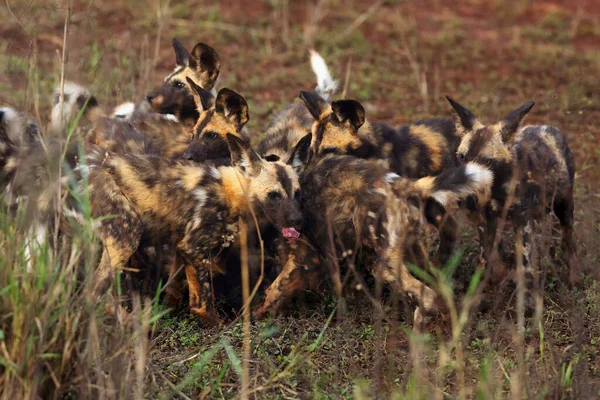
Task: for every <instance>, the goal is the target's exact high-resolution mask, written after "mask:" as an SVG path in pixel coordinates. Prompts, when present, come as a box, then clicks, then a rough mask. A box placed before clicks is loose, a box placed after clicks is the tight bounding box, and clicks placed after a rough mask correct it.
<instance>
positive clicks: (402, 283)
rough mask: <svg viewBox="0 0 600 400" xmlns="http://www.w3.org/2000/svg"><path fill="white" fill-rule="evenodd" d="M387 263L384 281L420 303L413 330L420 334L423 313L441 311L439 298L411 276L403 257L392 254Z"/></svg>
mask: <svg viewBox="0 0 600 400" xmlns="http://www.w3.org/2000/svg"><path fill="white" fill-rule="evenodd" d="M386 261H387V263H386V265H385V266H384V267H383V271H382V277H383V279H384V281H385V282H386V283H387V284H389V285H391V286H392V287H393V288H395V290H396V291H397V292H398V293H399V294H400V295H404V294H405V293H409V294H411V295H413V296H414V297H415V298H416V299H417V300H418V301H419V306H418V307H417V308H416V309H415V313H414V319H413V330H414V331H415V332H420V330H421V326H422V324H423V315H424V314H423V313H433V312H435V311H439V309H440V307H439V305H440V300H439V296H438V294H437V293H436V292H435V291H434V290H433V289H431V288H430V287H429V286H427V285H426V284H424V283H423V282H421V281H420V280H418V279H416V278H415V277H413V276H412V275H411V274H410V271H409V270H408V268H406V265H405V264H404V261H403V260H402V257H401V255H399V254H391V255H390V256H389V257H387V260H386Z"/></svg>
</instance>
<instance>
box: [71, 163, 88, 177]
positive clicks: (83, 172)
mask: <svg viewBox="0 0 600 400" xmlns="http://www.w3.org/2000/svg"><path fill="white" fill-rule="evenodd" d="M73 171H75V172H81V175H82V176H83V177H84V178H86V179H87V177H88V176H89V175H90V166H88V165H87V164H77V166H76V167H75V168H74V169H73Z"/></svg>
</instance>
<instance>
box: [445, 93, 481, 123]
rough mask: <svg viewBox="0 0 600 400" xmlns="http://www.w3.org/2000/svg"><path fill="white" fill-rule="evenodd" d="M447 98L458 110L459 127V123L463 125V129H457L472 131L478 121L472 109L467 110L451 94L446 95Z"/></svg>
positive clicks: (455, 109)
mask: <svg viewBox="0 0 600 400" xmlns="http://www.w3.org/2000/svg"><path fill="white" fill-rule="evenodd" d="M446 99H447V100H448V102H449V103H450V105H451V106H452V108H453V109H454V111H455V112H456V116H457V117H458V121H456V120H455V122H456V123H457V128H459V126H458V124H460V125H461V127H462V129H457V130H458V131H470V130H471V129H473V126H474V125H475V123H476V122H477V117H476V116H475V114H473V113H472V112H471V111H469V110H467V109H466V108H465V107H463V106H462V105H460V104H459V103H457V102H456V101H454V99H452V98H451V97H450V96H446Z"/></svg>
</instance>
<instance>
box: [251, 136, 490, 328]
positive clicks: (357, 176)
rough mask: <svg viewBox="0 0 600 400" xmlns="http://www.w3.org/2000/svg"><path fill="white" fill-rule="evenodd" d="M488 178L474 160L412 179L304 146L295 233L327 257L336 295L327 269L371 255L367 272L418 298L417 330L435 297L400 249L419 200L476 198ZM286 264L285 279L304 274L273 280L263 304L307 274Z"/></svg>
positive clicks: (411, 231)
mask: <svg viewBox="0 0 600 400" xmlns="http://www.w3.org/2000/svg"><path fill="white" fill-rule="evenodd" d="M315 127H317V125H315ZM317 129H318V127H317V128H315V129H313V132H312V133H311V134H309V135H308V136H307V137H306V138H304V139H302V140H301V142H300V145H302V143H303V142H309V143H310V141H311V136H313V135H315V134H316V133H318V132H317ZM304 144H306V143H304ZM492 181H493V176H492V173H491V172H490V171H489V170H488V169H487V168H486V167H483V166H481V165H478V164H475V163H469V164H468V165H466V166H464V167H458V168H453V169H448V170H445V171H444V172H442V173H441V174H440V175H439V176H437V177H425V178H422V179H420V180H417V181H413V180H410V179H406V178H401V177H400V176H398V175H397V174H395V173H393V172H390V171H389V169H388V168H386V166H385V163H383V162H380V161H376V160H364V159H360V158H357V157H353V156H347V155H337V154H324V155H320V154H314V153H312V151H309V152H308V162H307V164H306V165H305V167H304V170H303V171H302V173H301V175H300V186H301V188H302V194H301V200H300V204H301V210H302V213H303V215H304V224H303V226H302V232H303V233H304V234H305V235H306V237H307V238H308V239H309V240H310V241H311V243H312V244H313V245H314V246H315V247H316V248H317V254H322V255H324V257H325V258H326V259H327V263H328V264H329V266H330V271H333V272H334V274H333V279H334V288H335V289H336V292H337V293H336V294H337V295H338V296H339V295H341V282H340V279H339V276H336V273H335V268H331V266H332V265H335V263H337V261H338V258H339V257H340V256H341V258H342V259H344V258H347V257H348V256H349V255H351V254H353V253H354V250H355V249H356V248H357V247H360V248H361V251H362V252H363V254H364V253H368V254H370V255H371V256H372V257H373V258H372V259H374V260H376V261H375V262H374V263H373V264H371V265H370V266H369V267H370V272H371V273H372V274H373V275H375V276H377V275H378V274H381V275H380V276H381V277H382V278H383V280H384V282H385V283H387V284H389V285H390V286H392V288H394V289H395V290H396V291H397V292H398V293H404V292H407V293H409V294H410V295H411V296H414V297H415V298H416V299H417V300H418V303H419V306H418V307H417V309H416V311H415V328H416V329H418V325H419V322H420V321H421V319H422V316H423V312H425V313H427V312H432V311H435V310H437V309H438V307H439V306H440V304H439V299H438V296H437V294H436V293H435V292H434V291H433V290H432V289H431V288H429V287H428V286H427V285H425V284H424V283H422V282H420V281H419V280H417V279H415V278H414V277H413V276H412V275H411V274H410V273H409V271H408V269H407V268H406V266H405V264H404V251H405V248H406V247H407V246H413V245H414V244H415V243H418V237H419V229H420V226H421V223H420V221H421V211H420V209H419V208H420V204H421V202H422V201H425V200H426V199H428V198H433V199H435V200H436V201H438V202H439V203H440V204H441V205H442V206H444V207H448V206H451V205H452V204H454V203H456V201H458V200H459V199H462V198H465V197H467V196H471V195H476V196H477V197H478V199H479V200H480V201H481V202H482V203H483V202H484V201H486V199H487V197H488V196H489V190H490V188H491V185H492ZM330 232H332V233H333V235H334V237H333V238H330V236H329V235H330ZM302 251H305V249H302ZM309 254H311V253H309ZM302 256H303V255H302ZM379 267H380V268H379ZM286 268H289V269H290V270H288V271H286V270H285V269H284V274H285V276H292V273H293V271H292V269H295V268H303V269H306V271H303V272H301V273H297V274H296V277H295V279H285V280H281V281H280V282H275V283H276V284H278V285H279V286H276V285H273V286H272V287H270V288H269V290H268V292H267V301H266V302H265V304H268V305H273V306H274V307H277V306H278V305H279V304H281V303H282V302H281V301H280V300H279V299H273V298H271V296H270V295H271V294H277V295H278V296H289V295H292V294H293V293H294V291H297V290H298V289H299V288H302V285H301V284H299V283H298V280H299V279H300V280H302V278H303V276H306V274H308V273H309V272H311V271H310V268H311V267H310V263H309V265H308V266H307V265H306V264H304V265H302V266H296V265H293V264H290V265H286ZM281 276H284V275H281ZM258 311H259V313H260V314H259V315H263V314H264V313H266V312H268V311H277V310H276V309H273V310H266V309H264V308H262V309H260V310H258Z"/></svg>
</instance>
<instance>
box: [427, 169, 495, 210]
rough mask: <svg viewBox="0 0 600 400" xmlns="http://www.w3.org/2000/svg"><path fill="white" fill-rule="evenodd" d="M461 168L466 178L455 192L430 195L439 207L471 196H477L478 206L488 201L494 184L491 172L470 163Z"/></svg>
mask: <svg viewBox="0 0 600 400" xmlns="http://www.w3.org/2000/svg"><path fill="white" fill-rule="evenodd" d="M462 168H464V169H465V175H466V176H467V178H468V180H467V181H466V182H465V183H464V184H463V185H462V186H460V187H459V188H458V189H457V190H456V191H449V190H438V191H434V192H433V193H432V194H431V197H433V198H434V199H435V200H436V201H437V202H439V203H440V204H441V205H443V206H448V205H451V203H455V202H456V201H458V200H461V199H464V198H466V197H468V196H471V195H476V196H477V200H478V202H479V204H483V203H485V202H486V201H487V200H488V199H489V197H490V192H491V190H492V184H493V183H494V174H493V173H492V171H490V170H489V169H488V168H487V167H484V166H483V165H481V164H477V163H475V162H470V163H468V164H467V165H466V166H464V167H462Z"/></svg>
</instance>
